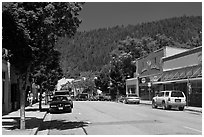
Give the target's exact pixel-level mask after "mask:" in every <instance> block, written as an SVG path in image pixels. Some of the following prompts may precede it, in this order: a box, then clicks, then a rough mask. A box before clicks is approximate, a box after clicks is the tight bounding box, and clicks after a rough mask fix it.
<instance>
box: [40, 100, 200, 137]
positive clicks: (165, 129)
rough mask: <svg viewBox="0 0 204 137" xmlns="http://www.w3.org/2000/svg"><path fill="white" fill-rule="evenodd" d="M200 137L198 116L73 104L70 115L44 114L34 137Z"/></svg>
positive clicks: (134, 107) (102, 104) (113, 105)
mask: <svg viewBox="0 0 204 137" xmlns="http://www.w3.org/2000/svg"><path fill="white" fill-rule="evenodd" d="M42 134H49V135H180V134H181V135H189V134H190V135H192V134H193V135H201V134H202V114H200V113H195V112H190V111H178V110H176V109H175V110H162V109H159V108H158V109H152V108H151V106H150V105H142V104H139V105H135V104H122V103H115V102H100V101H95V102H90V101H84V102H83V101H77V102H74V109H73V112H72V113H62V114H48V115H47V117H46V119H45V121H44V124H43V126H42V128H41V129H40V130H39V132H38V135H42Z"/></svg>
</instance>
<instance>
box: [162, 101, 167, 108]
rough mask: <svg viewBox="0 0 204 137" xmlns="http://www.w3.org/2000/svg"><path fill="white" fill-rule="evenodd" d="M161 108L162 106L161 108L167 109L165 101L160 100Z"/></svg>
mask: <svg viewBox="0 0 204 137" xmlns="http://www.w3.org/2000/svg"><path fill="white" fill-rule="evenodd" d="M162 108H163V110H166V109H167V106H166V103H165V102H164V101H163V102H162Z"/></svg>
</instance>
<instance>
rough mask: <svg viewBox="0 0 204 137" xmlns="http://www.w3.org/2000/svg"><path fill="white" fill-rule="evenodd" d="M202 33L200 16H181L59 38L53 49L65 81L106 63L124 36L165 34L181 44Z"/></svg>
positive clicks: (140, 36)
mask: <svg viewBox="0 0 204 137" xmlns="http://www.w3.org/2000/svg"><path fill="white" fill-rule="evenodd" d="M201 30H202V17H201V16H197V17H194V16H190V17H188V16H182V17H174V18H169V19H164V20H160V21H154V22H148V23H142V24H137V25H128V26H126V27H124V26H115V27H112V28H102V29H97V30H92V31H88V32H78V33H76V35H75V36H74V37H73V38H72V39H69V38H62V39H61V40H60V41H59V42H58V44H57V48H58V49H59V51H60V52H61V53H62V56H61V66H62V69H63V72H64V74H65V75H66V76H67V77H74V76H77V75H79V73H80V72H81V71H90V70H91V71H97V70H100V69H101V67H102V66H103V65H105V64H107V63H108V62H109V59H110V56H109V55H110V52H111V51H112V50H113V49H115V47H116V46H117V42H118V41H120V40H124V39H125V38H126V37H127V36H130V37H135V38H142V37H144V36H149V37H152V38H154V37H155V36H156V35H157V34H165V35H166V36H167V37H172V38H173V39H174V40H175V41H177V42H179V43H181V44H183V43H186V42H188V41H189V40H190V39H192V37H195V36H197V35H198V34H199V33H200V32H201Z"/></svg>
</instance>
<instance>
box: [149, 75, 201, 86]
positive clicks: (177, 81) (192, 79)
mask: <svg viewBox="0 0 204 137" xmlns="http://www.w3.org/2000/svg"><path fill="white" fill-rule="evenodd" d="M189 80H190V81H196V80H202V78H201V77H199V78H190V79H189ZM187 81H188V79H179V80H170V81H159V82H153V83H152V84H153V85H156V84H168V83H183V82H187Z"/></svg>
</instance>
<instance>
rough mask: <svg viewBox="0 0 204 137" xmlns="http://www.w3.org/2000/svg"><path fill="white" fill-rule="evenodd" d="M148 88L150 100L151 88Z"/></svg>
mask: <svg viewBox="0 0 204 137" xmlns="http://www.w3.org/2000/svg"><path fill="white" fill-rule="evenodd" d="M148 89H149V100H151V97H150V95H151V93H150V92H151V89H150V87H149V88H148Z"/></svg>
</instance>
